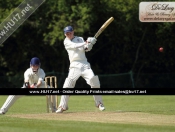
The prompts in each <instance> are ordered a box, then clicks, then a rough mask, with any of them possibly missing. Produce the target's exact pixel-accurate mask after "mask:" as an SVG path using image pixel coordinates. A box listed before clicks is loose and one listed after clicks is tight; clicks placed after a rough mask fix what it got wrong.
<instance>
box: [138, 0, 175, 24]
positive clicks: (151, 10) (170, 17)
mask: <svg viewBox="0 0 175 132" xmlns="http://www.w3.org/2000/svg"><path fill="white" fill-rule="evenodd" d="M139 20H140V21H141V22H175V2H140V4H139Z"/></svg>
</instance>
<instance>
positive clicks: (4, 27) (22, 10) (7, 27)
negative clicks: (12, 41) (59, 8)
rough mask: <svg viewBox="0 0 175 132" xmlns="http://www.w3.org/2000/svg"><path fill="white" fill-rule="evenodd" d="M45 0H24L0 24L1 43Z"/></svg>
mask: <svg viewBox="0 0 175 132" xmlns="http://www.w3.org/2000/svg"><path fill="white" fill-rule="evenodd" d="M44 1H45V0H24V1H23V2H22V3H21V4H20V5H19V6H18V7H17V8H16V9H15V10H14V11H13V13H12V14H10V15H9V16H8V17H7V18H6V19H5V20H4V21H3V22H2V23H1V24H0V44H2V43H3V42H4V41H5V40H6V39H7V38H8V37H9V36H10V35H11V34H12V33H13V32H14V31H15V30H16V29H17V28H18V27H19V26H20V25H21V24H22V23H23V22H24V21H25V20H26V19H27V18H28V17H29V16H30V15H31V14H32V13H33V12H35V10H36V9H37V8H38V7H39V6H40V5H41V4H42V3H43V2H44Z"/></svg>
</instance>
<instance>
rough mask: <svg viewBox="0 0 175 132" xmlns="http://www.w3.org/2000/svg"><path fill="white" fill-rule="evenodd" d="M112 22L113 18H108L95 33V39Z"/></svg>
mask: <svg viewBox="0 0 175 132" xmlns="http://www.w3.org/2000/svg"><path fill="white" fill-rule="evenodd" d="M113 20H114V18H113V17H110V18H109V19H108V20H107V21H106V22H105V23H104V24H103V25H102V26H101V28H100V29H99V30H98V31H97V33H96V34H95V36H94V37H95V38H97V37H98V36H99V35H100V34H101V33H102V32H103V31H104V30H105V29H106V28H107V26H108V25H109V24H110V23H111V22H112V21H113Z"/></svg>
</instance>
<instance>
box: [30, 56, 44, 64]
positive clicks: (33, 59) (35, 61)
mask: <svg viewBox="0 0 175 132" xmlns="http://www.w3.org/2000/svg"><path fill="white" fill-rule="evenodd" d="M40 64H41V63H40V60H39V58H37V57H34V58H32V59H31V61H30V65H39V66H40Z"/></svg>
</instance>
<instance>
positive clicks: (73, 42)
mask: <svg viewBox="0 0 175 132" xmlns="http://www.w3.org/2000/svg"><path fill="white" fill-rule="evenodd" d="M64 35H65V36H66V37H65V39H64V46H65V49H66V50H67V52H68V55H69V61H70V66H69V74H68V77H67V78H66V80H65V82H64V85H63V88H74V87H75V84H76V81H77V80H78V79H79V77H80V76H82V77H83V78H84V79H85V80H86V83H87V84H88V85H90V87H91V88H100V81H99V78H98V76H97V75H95V74H94V72H93V71H92V69H91V66H90V63H89V62H88V61H87V58H86V56H85V52H88V51H91V49H92V47H93V45H94V44H95V43H96V41H97V39H96V38H95V37H89V38H88V39H87V41H86V42H85V41H84V39H83V38H82V37H78V36H74V30H73V28H72V26H67V27H65V28H64ZM69 97H70V96H69V95H62V96H61V100H60V104H59V106H58V110H57V111H56V113H62V112H63V111H66V110H67V109H68V100H69ZM93 97H94V101H95V106H96V107H97V108H99V110H101V111H103V110H105V107H104V105H103V100H102V97H101V95H93Z"/></svg>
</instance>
